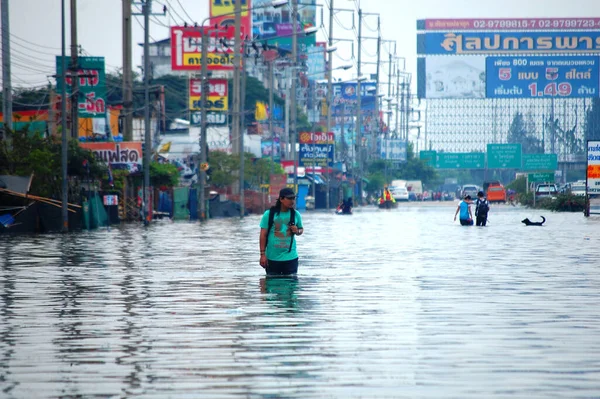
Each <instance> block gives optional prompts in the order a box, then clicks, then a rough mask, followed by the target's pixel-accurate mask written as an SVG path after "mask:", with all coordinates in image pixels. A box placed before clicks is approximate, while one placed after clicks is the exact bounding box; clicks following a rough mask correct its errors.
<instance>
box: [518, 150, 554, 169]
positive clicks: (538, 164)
mask: <svg viewBox="0 0 600 399" xmlns="http://www.w3.org/2000/svg"><path fill="white" fill-rule="evenodd" d="M557 168H558V157H557V155H556V154H523V167H522V169H523V170H525V171H542V170H556V169H557Z"/></svg>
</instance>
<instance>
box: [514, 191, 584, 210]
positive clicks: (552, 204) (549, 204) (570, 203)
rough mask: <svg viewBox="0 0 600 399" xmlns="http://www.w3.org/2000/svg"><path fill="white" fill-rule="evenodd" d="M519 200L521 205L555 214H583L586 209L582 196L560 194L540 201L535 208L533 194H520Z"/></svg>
mask: <svg viewBox="0 0 600 399" xmlns="http://www.w3.org/2000/svg"><path fill="white" fill-rule="evenodd" d="M517 199H518V202H519V203H520V204H521V205H524V206H527V207H530V208H535V209H547V210H549V211H553V212H583V210H584V209H585V197H584V196H582V195H573V194H559V195H557V196H556V198H554V199H552V198H544V199H542V200H538V201H536V203H535V206H533V192H529V193H520V194H518V195H517Z"/></svg>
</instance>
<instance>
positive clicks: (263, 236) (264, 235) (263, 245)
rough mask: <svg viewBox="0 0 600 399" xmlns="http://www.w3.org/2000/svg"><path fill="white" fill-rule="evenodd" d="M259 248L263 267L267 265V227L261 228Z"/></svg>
mask: <svg viewBox="0 0 600 399" xmlns="http://www.w3.org/2000/svg"><path fill="white" fill-rule="evenodd" d="M258 242H259V247H258V248H259V250H260V260H259V263H260V265H261V266H262V267H267V255H266V251H267V248H266V247H267V229H260V236H259V240H258Z"/></svg>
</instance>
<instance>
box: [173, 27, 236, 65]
mask: <svg viewBox="0 0 600 399" xmlns="http://www.w3.org/2000/svg"><path fill="white" fill-rule="evenodd" d="M203 34H207V35H209V40H208V48H207V65H206V68H207V69H208V70H209V71H213V70H230V69H233V60H234V53H233V38H234V34H235V28H233V27H232V26H229V27H227V28H225V29H219V30H215V29H214V28H212V27H210V28H209V27H204V28H201V27H183V26H172V27H171V69H172V70H173V71H197V72H199V71H200V67H201V64H202V63H201V58H202V35H203Z"/></svg>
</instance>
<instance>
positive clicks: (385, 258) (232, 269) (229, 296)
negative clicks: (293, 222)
mask: <svg viewBox="0 0 600 399" xmlns="http://www.w3.org/2000/svg"><path fill="white" fill-rule="evenodd" d="M454 209H455V205H454V204H452V205H449V206H448V207H446V208H443V207H440V208H399V209H397V210H394V211H389V212H379V211H377V210H375V209H373V210H366V209H362V210H361V209H358V210H357V211H356V213H355V214H354V215H352V216H349V217H339V216H335V215H330V214H318V213H312V214H311V213H307V214H305V215H304V217H303V219H304V223H305V229H306V230H305V231H306V233H305V234H304V235H303V236H301V237H299V241H298V249H299V253H300V267H299V273H298V275H297V276H294V277H289V276H285V277H280V276H269V277H266V276H264V270H263V269H262V268H261V267H260V266H259V264H258V231H259V228H258V221H259V220H258V217H248V218H245V219H243V220H239V219H230V220H214V221H211V222H210V223H207V224H202V225H201V224H188V223H168V222H164V223H157V224H155V225H151V226H149V227H148V228H144V227H142V226H138V225H126V226H122V227H119V228H111V229H110V230H102V231H94V232H83V233H80V234H70V235H66V236H62V235H57V236H26V237H0V253H2V254H3V255H2V256H0V290H1V292H0V301H1V303H0V389H1V391H0V392H2V394H1V395H0V396H3V397H7V398H22V397H41V396H43V397H99V398H105V397H144V398H154V397H155V398H163V397H194V398H203V397H204V398H215V397H222V398H229V397H231V398H234V397H240V396H242V397H260V398H274V397H289V398H306V397H339V398H346V397H405V398H440V397H457V398H458V397H460V398H477V399H479V398H482V397H485V398H493V399H495V398H505V397H527V398H544V399H545V398H548V397H563V398H589V397H597V396H598V392H600V382H599V381H600V371H599V370H598V367H597V365H598V364H599V363H600V341H599V340H598V336H600V319H599V318H598V314H597V304H598V302H599V301H600V293H599V292H598V290H597V287H598V286H599V285H600V273H599V268H600V266H599V262H598V259H599V258H600V245H599V244H600V237H599V235H598V234H599V231H600V220H599V219H598V218H596V219H593V218H592V219H584V218H583V216H581V215H580V214H547V215H546V218H547V223H546V225H545V226H544V227H543V228H526V227H524V226H522V224H521V223H520V220H522V219H523V218H524V217H526V216H529V217H532V216H534V215H531V213H530V212H528V211H527V210H525V209H518V208H512V207H511V208H503V207H493V208H492V210H491V213H490V226H488V227H486V228H475V227H469V228H465V227H460V226H458V225H457V224H453V223H452V217H453V212H454Z"/></svg>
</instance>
